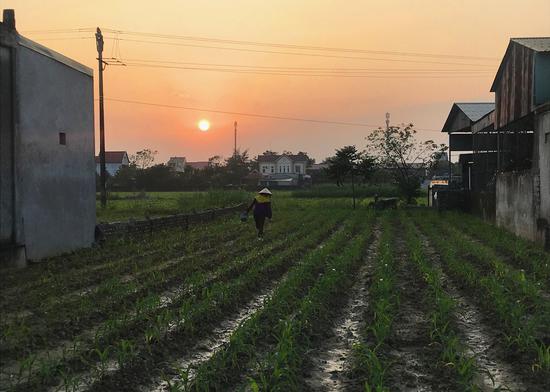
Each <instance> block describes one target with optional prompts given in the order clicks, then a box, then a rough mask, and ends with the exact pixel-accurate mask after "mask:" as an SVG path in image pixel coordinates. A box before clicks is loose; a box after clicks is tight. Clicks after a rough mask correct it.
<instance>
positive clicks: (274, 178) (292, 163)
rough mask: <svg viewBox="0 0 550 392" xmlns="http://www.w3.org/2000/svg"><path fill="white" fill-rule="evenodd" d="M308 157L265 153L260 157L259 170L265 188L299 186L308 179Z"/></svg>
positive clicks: (300, 154)
mask: <svg viewBox="0 0 550 392" xmlns="http://www.w3.org/2000/svg"><path fill="white" fill-rule="evenodd" d="M308 160H309V158H308V156H307V155H306V154H305V153H298V154H285V153H283V154H274V153H271V152H265V153H263V154H262V155H259V156H258V170H259V172H260V173H261V175H262V179H261V180H260V185H263V186H297V185H300V184H301V182H302V181H303V180H304V179H305V178H306V177H308V176H307V175H306V168H307V164H308Z"/></svg>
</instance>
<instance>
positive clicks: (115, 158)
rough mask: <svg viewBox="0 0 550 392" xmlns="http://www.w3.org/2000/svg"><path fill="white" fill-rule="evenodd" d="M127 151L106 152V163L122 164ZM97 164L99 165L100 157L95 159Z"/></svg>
mask: <svg viewBox="0 0 550 392" xmlns="http://www.w3.org/2000/svg"><path fill="white" fill-rule="evenodd" d="M125 155H127V153H126V151H105V163H122V162H123V160H124V156H125ZM95 163H99V155H98V156H96V157H95Z"/></svg>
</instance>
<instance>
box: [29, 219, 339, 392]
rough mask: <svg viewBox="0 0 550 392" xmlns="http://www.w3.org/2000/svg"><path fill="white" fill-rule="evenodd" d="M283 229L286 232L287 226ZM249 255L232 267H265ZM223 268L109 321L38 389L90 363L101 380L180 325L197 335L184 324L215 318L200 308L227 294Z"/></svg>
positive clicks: (258, 254)
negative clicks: (163, 300) (115, 361)
mask: <svg viewBox="0 0 550 392" xmlns="http://www.w3.org/2000/svg"><path fill="white" fill-rule="evenodd" d="M318 223H319V222H318V221H312V222H311V223H310V224H307V225H301V224H297V225H298V226H303V227H302V229H300V230H296V235H302V236H304V235H305V236H306V237H307V231H308V230H310V231H311V230H312V229H313V228H314V226H315V225H317V226H318V228H317V230H314V231H313V232H312V233H310V237H311V236H313V237H315V235H317V236H318V235H320V234H319V233H320V232H322V230H327V228H326V226H323V225H321V226H319V224H318ZM331 223H332V224H334V221H331ZM281 227H282V226H281ZM286 228H287V229H288V226H287V227H286ZM271 234H275V233H271ZM296 238H299V237H296ZM288 239H289V238H286V237H285V238H282V239H281V240H279V241H278V245H274V246H279V247H282V246H283V245H284V240H288ZM307 244H308V241H307V240H306V241H305V245H306V246H307ZM266 248H267V250H269V249H273V248H270V247H269V245H267V247H266ZM298 250H303V248H301V247H299V246H298V247H295V248H294V249H290V251H298ZM251 252H252V253H251V255H250V256H246V255H245V256H244V257H242V258H236V259H235V262H234V263H233V264H234V265H240V266H245V265H246V266H247V267H250V266H252V268H253V269H254V268H256V267H259V266H264V264H258V262H259V261H260V260H261V259H262V257H265V256H266V252H256V251H253V250H252V251H251ZM278 255H279V254H278ZM280 256H283V257H284V256H288V253H285V252H283V253H281V254H280ZM279 259H280V257H279ZM279 259H277V260H279ZM244 260H246V261H247V262H244ZM279 261H280V260H279ZM225 262H226V264H227V263H229V261H228V260H226V261H225ZM226 264H223V263H222V264H221V266H220V268H221V269H220V274H219V277H218V280H216V279H214V280H212V279H210V285H209V286H207V285H204V284H203V285H201V283H200V282H206V281H207V280H208V279H207V278H206V277H207V276H208V277H211V274H210V271H208V270H205V271H204V272H203V275H200V274H194V275H189V278H188V280H186V281H187V283H189V285H188V286H189V287H193V289H192V290H183V291H181V292H179V293H178V294H177V295H176V298H173V299H172V302H171V303H170V304H169V306H164V307H159V306H158V300H152V301H150V302H149V303H147V302H142V304H145V305H146V306H145V307H147V306H148V307H149V309H148V310H147V309H139V310H138V311H135V312H126V313H124V314H123V316H122V317H120V318H116V317H115V318H113V319H112V322H107V323H105V324H104V325H105V326H106V328H103V329H100V330H98V332H99V331H101V332H99V333H98V334H96V336H95V337H94V340H93V342H94V344H95V347H93V348H92V349H82V348H78V350H75V352H74V353H72V355H70V356H69V358H66V359H64V360H63V361H61V363H57V364H56V365H55V366H50V367H49V372H48V373H49V374H47V377H39V378H42V380H40V382H39V384H38V385H41V384H43V383H44V382H47V381H48V379H52V378H55V377H56V376H59V375H60V374H65V373H67V374H77V373H78V371H79V370H85V369H86V368H87V367H89V366H90V363H92V364H94V363H99V366H97V367H96V369H97V371H98V372H99V373H100V374H99V377H96V378H101V376H103V374H102V373H103V371H102V369H103V368H104V365H105V363H107V362H108V361H109V360H112V358H119V359H120V355H119V354H117V353H120V352H124V351H128V350H130V349H129V347H131V350H130V351H132V352H137V351H140V350H142V351H144V352H148V353H151V352H152V351H154V350H153V345H154V343H155V342H156V341H157V340H162V339H164V335H165V334H166V332H167V331H168V330H170V334H169V335H173V334H177V330H178V329H179V328H180V325H179V324H181V323H182V322H183V324H184V329H185V331H186V333H188V334H191V335H192V334H193V333H194V332H196V331H194V329H193V328H192V327H191V325H194V324H193V322H192V321H187V320H191V319H192V318H193V317H190V316H194V315H195V314H197V312H198V313H200V314H202V316H203V317H206V318H208V317H214V316H215V315H216V313H211V314H209V315H206V314H203V313H202V312H201V311H200V309H201V306H203V307H204V312H207V306H206V304H212V303H217V302H216V299H217V296H221V295H222V294H226V293H227V290H228V288H227V286H228V284H227V283H226V281H224V279H230V278H232V277H234V276H232V274H229V273H228V272H229V271H230V270H231V269H230V268H228V267H227V265H226ZM222 271H225V275H224V273H222ZM241 271H242V269H241ZM257 272H258V271H257ZM233 275H234V274H233ZM245 276H247V274H246V273H245V274H243V275H242V276H240V277H239V279H237V280H240V279H244V277H245ZM150 298H154V297H150ZM156 298H158V297H156ZM156 298H155V299H156ZM129 313H130V317H129V318H124V315H127V314H129ZM199 319H200V317H199ZM197 322H198V321H197ZM194 328H196V327H194ZM131 358H134V356H130V358H128V359H131ZM119 362H121V363H120V364H119V365H120V367H122V368H125V367H127V366H126V365H123V364H126V362H127V361H119ZM67 366H68V368H67ZM94 366H95V365H94ZM41 367H42V366H41ZM103 370H104V369H103ZM51 373H53V374H51ZM29 385H30V384H27V387H28V386H29Z"/></svg>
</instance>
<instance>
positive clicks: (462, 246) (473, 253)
mask: <svg viewBox="0 0 550 392" xmlns="http://www.w3.org/2000/svg"><path fill="white" fill-rule="evenodd" d="M413 218H414V220H415V221H416V222H417V224H418V225H419V226H420V227H421V229H422V231H423V232H424V233H425V234H426V235H427V236H428V237H429V238H430V240H431V241H432V242H433V244H434V245H435V247H436V248H437V250H438V252H439V253H440V255H441V257H442V260H443V262H444V268H445V270H446V271H447V272H448V273H449V274H450V275H451V276H452V278H453V279H456V280H457V281H459V282H460V283H461V284H462V285H464V286H465V287H467V288H468V290H469V291H470V293H475V294H477V297H478V298H483V299H484V300H483V301H479V302H480V305H481V306H482V307H483V308H484V309H485V310H486V311H487V312H488V313H489V314H493V315H494V317H495V318H496V319H497V320H498V327H499V328H501V329H502V330H503V332H504V333H505V336H506V341H507V343H508V345H509V346H510V348H512V349H515V350H516V351H517V352H519V353H526V354H528V355H529V356H530V358H531V360H532V363H533V366H532V368H533V369H534V370H535V369H536V370H541V371H543V372H548V371H549V370H550V349H549V347H548V345H547V343H546V342H547V341H548V340H547V339H548V336H547V335H548V320H549V313H548V302H547V301H545V300H544V299H543V298H540V296H539V295H538V293H539V291H538V290H539V288H538V287H537V285H536V284H535V283H533V282H532V281H530V280H528V279H526V278H525V277H524V276H522V275H521V274H518V273H517V271H515V270H513V269H511V268H509V267H507V266H505V265H503V264H502V263H501V262H500V261H499V260H498V258H495V257H493V255H490V254H487V253H486V252H485V251H484V249H482V248H479V247H478V245H479V244H476V243H473V242H471V241H470V242H468V241H466V240H465V239H464V238H463V237H461V236H460V235H458V234H459V233H456V232H452V233H453V234H455V235H446V234H447V232H446V230H445V228H444V227H443V224H442V223H441V222H439V221H438V219H437V218H436V217H434V216H432V215H430V214H425V215H424V216H422V218H420V216H418V215H417V214H413ZM478 252H479V253H478ZM472 257H473V258H474V259H475V264H474V263H473V262H472ZM480 266H482V267H483V268H480Z"/></svg>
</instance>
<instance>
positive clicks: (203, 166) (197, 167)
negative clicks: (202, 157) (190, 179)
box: [186, 161, 210, 170]
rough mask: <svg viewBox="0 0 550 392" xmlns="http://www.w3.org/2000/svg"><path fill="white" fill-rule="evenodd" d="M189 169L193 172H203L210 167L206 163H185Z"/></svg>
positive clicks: (208, 163)
mask: <svg viewBox="0 0 550 392" xmlns="http://www.w3.org/2000/svg"><path fill="white" fill-rule="evenodd" d="M186 165H187V166H189V167H192V168H193V169H195V170H204V169H206V168H207V167H208V165H210V162H208V161H198V162H187V164H186Z"/></svg>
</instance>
